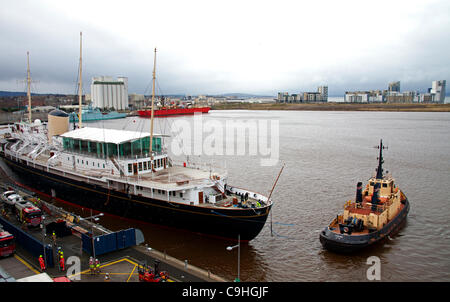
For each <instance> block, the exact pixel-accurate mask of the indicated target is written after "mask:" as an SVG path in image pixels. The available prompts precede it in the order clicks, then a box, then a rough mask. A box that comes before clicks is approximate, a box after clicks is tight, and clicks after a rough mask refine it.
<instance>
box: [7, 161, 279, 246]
mask: <svg viewBox="0 0 450 302" xmlns="http://www.w3.org/2000/svg"><path fill="white" fill-rule="evenodd" d="M3 160H4V161H5V162H6V163H7V165H8V166H9V167H10V168H11V169H12V171H13V172H14V173H15V174H16V175H17V176H18V177H19V180H20V183H21V184H23V185H25V186H27V187H28V189H31V190H33V191H35V192H37V193H40V194H43V195H48V196H52V197H55V198H58V199H61V200H63V201H66V202H69V203H72V204H75V205H78V206H81V207H84V208H91V209H94V210H96V211H100V212H104V213H109V214H113V215H118V216H120V217H126V218H131V219H135V220H140V221H144V222H148V223H152V224H157V225H162V226H168V227H173V228H177V229H183V230H188V231H192V232H196V233H202V234H206V235H212V236H215V237H221V238H229V239H233V240H235V239H237V238H238V235H240V237H241V240H243V241H250V240H252V239H253V238H255V237H256V236H257V235H258V234H259V233H260V231H261V230H262V228H263V227H264V224H265V222H266V220H267V216H268V214H269V212H270V209H271V206H268V207H264V208H257V209H232V208H214V207H201V206H194V205H187V204H180V203H175V202H169V201H164V200H159V199H153V198H148V197H144V196H138V195H133V194H126V192H120V191H113V190H108V189H107V188H103V187H101V186H96V185H93V184H89V183H85V182H81V181H75V180H73V179H69V178H67V177H63V176H60V175H55V174H52V173H49V172H47V171H42V170H40V169H36V168H33V167H32V166H27V165H26V164H21V163H18V162H16V161H14V160H11V159H9V158H5V157H3Z"/></svg>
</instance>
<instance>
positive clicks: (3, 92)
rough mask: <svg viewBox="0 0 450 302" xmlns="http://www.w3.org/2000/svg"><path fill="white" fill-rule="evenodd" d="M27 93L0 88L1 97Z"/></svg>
mask: <svg viewBox="0 0 450 302" xmlns="http://www.w3.org/2000/svg"><path fill="white" fill-rule="evenodd" d="M24 95H27V94H26V92H19V91H1V90H0V97H5V96H6V97H8V96H10V97H12V96H24ZM32 95H33V94H32Z"/></svg>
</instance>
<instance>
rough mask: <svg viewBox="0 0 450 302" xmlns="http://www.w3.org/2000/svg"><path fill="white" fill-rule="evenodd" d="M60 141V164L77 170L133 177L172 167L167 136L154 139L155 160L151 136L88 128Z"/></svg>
mask: <svg viewBox="0 0 450 302" xmlns="http://www.w3.org/2000/svg"><path fill="white" fill-rule="evenodd" d="M61 137H62V144H63V148H64V151H63V154H61V163H62V165H63V166H66V167H72V168H73V169H75V170H108V171H112V173H113V174H114V173H117V175H121V176H132V175H139V174H145V173H150V172H152V171H153V172H155V171H160V170H163V169H166V168H168V166H169V160H168V157H167V154H166V153H164V152H163V150H162V139H163V137H164V135H161V134H154V135H153V143H152V155H153V160H152V156H151V155H150V135H149V134H148V133H143V132H136V131H123V130H115V129H103V128H89V127H85V128H80V129H77V130H74V131H70V132H66V133H64V134H62V135H61Z"/></svg>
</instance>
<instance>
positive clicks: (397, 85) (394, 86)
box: [388, 81, 400, 92]
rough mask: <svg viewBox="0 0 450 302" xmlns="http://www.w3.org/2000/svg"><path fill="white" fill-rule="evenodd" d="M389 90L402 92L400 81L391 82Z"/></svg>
mask: <svg viewBox="0 0 450 302" xmlns="http://www.w3.org/2000/svg"><path fill="white" fill-rule="evenodd" d="M388 91H389V92H400V81H397V82H391V83H389V88H388Z"/></svg>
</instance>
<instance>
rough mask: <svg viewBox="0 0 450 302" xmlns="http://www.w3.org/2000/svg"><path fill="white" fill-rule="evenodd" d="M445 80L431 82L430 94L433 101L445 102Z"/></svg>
mask: <svg viewBox="0 0 450 302" xmlns="http://www.w3.org/2000/svg"><path fill="white" fill-rule="evenodd" d="M445 84H446V81H445V80H441V81H433V82H431V90H430V93H431V94H432V95H434V101H435V102H437V103H444V101H445Z"/></svg>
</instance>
